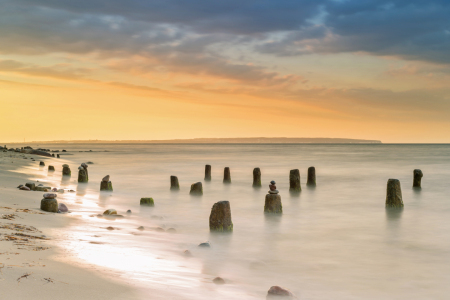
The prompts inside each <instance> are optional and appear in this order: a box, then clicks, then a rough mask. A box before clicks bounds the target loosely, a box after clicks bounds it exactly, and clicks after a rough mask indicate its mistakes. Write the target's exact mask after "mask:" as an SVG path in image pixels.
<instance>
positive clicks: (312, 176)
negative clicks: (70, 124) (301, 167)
mask: <svg viewBox="0 0 450 300" xmlns="http://www.w3.org/2000/svg"><path fill="white" fill-rule="evenodd" d="M306 185H307V186H316V168H314V167H309V168H308V181H307V182H306Z"/></svg>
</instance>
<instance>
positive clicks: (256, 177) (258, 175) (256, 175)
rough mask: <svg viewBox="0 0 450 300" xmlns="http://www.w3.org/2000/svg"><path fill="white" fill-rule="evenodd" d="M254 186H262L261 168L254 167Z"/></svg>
mask: <svg viewBox="0 0 450 300" xmlns="http://www.w3.org/2000/svg"><path fill="white" fill-rule="evenodd" d="M252 186H253V187H261V170H260V169H259V168H254V169H253V185H252Z"/></svg>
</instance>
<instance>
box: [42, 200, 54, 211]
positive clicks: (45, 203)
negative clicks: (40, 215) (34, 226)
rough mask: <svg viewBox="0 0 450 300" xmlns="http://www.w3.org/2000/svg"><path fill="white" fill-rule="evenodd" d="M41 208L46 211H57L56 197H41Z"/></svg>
mask: <svg viewBox="0 0 450 300" xmlns="http://www.w3.org/2000/svg"><path fill="white" fill-rule="evenodd" d="M41 209H42V210H43V211H48V212H54V213H56V212H58V201H56V199H45V198H44V199H42V200H41Z"/></svg>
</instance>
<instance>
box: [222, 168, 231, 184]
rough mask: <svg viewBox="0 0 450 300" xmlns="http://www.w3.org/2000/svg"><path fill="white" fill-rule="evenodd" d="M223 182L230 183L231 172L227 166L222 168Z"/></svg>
mask: <svg viewBox="0 0 450 300" xmlns="http://www.w3.org/2000/svg"><path fill="white" fill-rule="evenodd" d="M223 183H231V172H230V168H229V167H226V168H225V169H223Z"/></svg>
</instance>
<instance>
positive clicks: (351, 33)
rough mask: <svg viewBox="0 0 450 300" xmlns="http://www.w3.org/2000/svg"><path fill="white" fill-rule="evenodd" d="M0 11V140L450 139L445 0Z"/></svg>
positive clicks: (186, 2) (37, 3) (68, 1)
mask: <svg viewBox="0 0 450 300" xmlns="http://www.w3.org/2000/svg"><path fill="white" fill-rule="evenodd" d="M0 5H1V6H0V7H1V8H0V128H1V130H0V141H4V142H22V141H23V140H24V139H25V140H26V141H37V140H47V141H48V140H62V139H64V140H69V139H72V140H80V139H83V140H84V139H105V140H111V139H114V140H116V139H127V140H130V139H139V140H143V139H175V138H198V137H340V138H361V139H377V140H381V141H383V142H437V143H438V142H446V143H449V142H450V134H449V131H450V17H449V16H450V1H448V0H441V1H424V0H417V1H406V0H398V1H395V0H394V1H385V0H354V1H352V0H297V1H293V0H240V1H236V0H227V1H211V0H208V1H207V0H127V1H125V0H89V1H87V0H76V1H75V0H0Z"/></svg>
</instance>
